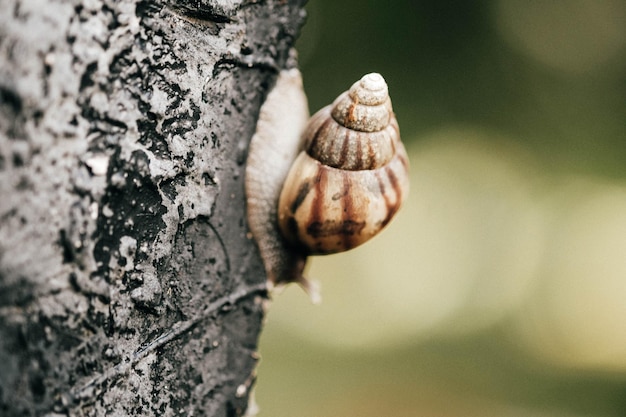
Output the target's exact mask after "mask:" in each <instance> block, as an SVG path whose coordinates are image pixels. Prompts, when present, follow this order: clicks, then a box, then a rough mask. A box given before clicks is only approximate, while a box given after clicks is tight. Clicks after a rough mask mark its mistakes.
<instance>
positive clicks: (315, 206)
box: [300, 169, 328, 252]
mask: <svg viewBox="0 0 626 417" xmlns="http://www.w3.org/2000/svg"><path fill="white" fill-rule="evenodd" d="M327 183H328V173H327V172H326V170H325V169H319V170H318V173H317V177H316V181H315V182H314V190H315V191H314V195H313V202H312V203H311V213H309V219H308V221H307V222H306V229H305V230H306V234H307V235H309V236H312V237H313V238H314V239H316V238H318V237H319V234H318V229H320V225H321V224H322V218H323V214H324V190H326V188H327V187H328V185H327ZM300 240H301V241H302V239H300ZM312 249H313V250H312V251H313V252H315V251H318V252H319V251H320V250H321V243H320V242H319V241H318V242H315V247H314V248H312Z"/></svg>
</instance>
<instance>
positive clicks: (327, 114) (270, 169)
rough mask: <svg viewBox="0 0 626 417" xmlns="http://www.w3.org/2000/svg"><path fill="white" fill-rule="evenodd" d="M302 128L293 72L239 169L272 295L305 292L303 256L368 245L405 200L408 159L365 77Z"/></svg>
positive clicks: (378, 79)
mask: <svg viewBox="0 0 626 417" xmlns="http://www.w3.org/2000/svg"><path fill="white" fill-rule="evenodd" d="M307 119H308V108H307V100H306V96H305V95H304V92H303V89H302V78H301V75H300V72H299V71H298V70H297V69H290V70H284V71H281V73H280V75H279V77H278V80H277V82H276V85H275V87H274V88H273V89H272V91H271V92H270V93H269V94H268V97H267V99H266V101H265V102H264V104H263V106H262V107H261V111H260V115H259V121H258V123H257V130H256V132H255V134H254V136H253V137H252V141H251V143H250V148H249V154H248V160H247V167H246V198H247V205H248V224H249V227H250V231H251V232H252V236H253V237H254V239H255V240H256V242H257V244H258V246H259V251H260V253H261V257H262V258H263V262H264V266H265V269H266V272H267V275H268V281H269V283H270V286H274V285H280V284H286V283H289V282H297V283H300V284H301V285H303V286H304V287H305V289H306V288H308V286H309V285H310V284H309V283H308V282H307V281H306V280H305V279H304V277H303V270H304V267H305V264H306V260H307V257H308V256H309V255H322V254H329V253H337V252H342V251H345V250H348V249H352V248H354V247H356V246H358V245H360V244H362V243H364V242H366V241H367V240H369V239H370V238H372V237H373V236H375V235H376V234H377V233H378V232H379V231H380V230H382V229H383V228H384V227H385V226H386V225H387V224H388V223H389V221H390V220H391V219H392V217H393V216H394V215H395V213H396V212H397V211H398V209H399V208H400V206H401V204H402V202H403V201H404V200H405V199H406V197H407V195H408V190H409V179H408V167H409V163H408V157H407V154H406V150H405V149H404V146H403V145H402V142H401V141H400V134H399V128H398V123H397V121H396V117H395V115H394V113H393V110H392V106H391V100H390V98H389V94H388V89H387V84H386V83H385V80H384V79H383V77H382V76H381V75H380V74H377V73H371V74H367V75H365V76H363V77H362V78H361V79H360V80H359V81H357V82H356V83H354V84H353V85H352V87H351V88H350V89H349V90H348V91H346V92H344V93H342V94H341V95H340V96H339V97H337V99H336V100H335V101H334V102H333V103H332V104H331V105H328V106H326V107H324V108H322V109H321V110H319V111H318V112H317V113H316V114H314V115H313V116H312V117H311V118H310V119H308V122H307Z"/></svg>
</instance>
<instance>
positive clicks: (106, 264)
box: [0, 0, 304, 416]
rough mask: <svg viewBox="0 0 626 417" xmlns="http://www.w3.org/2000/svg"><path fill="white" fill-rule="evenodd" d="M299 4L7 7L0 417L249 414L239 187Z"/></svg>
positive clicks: (250, 260)
mask: <svg viewBox="0 0 626 417" xmlns="http://www.w3.org/2000/svg"><path fill="white" fill-rule="evenodd" d="M302 3H303V0H289V1H280V0H267V1H255V0H247V1H244V0H213V1H196V2H184V1H170V2H167V3H165V2H162V1H132V0H126V1H115V0H89V1H44V0H40V1H38V0H13V1H11V0H0V10H1V11H2V12H1V13H0V193H1V194H0V415H2V416H35V415H37V416H39V415H50V416H52V415H54V416H56V415H71V416H83V415H85V416H104V415H119V416H126V415H128V416H139V415H141V416H174V415H176V416H180V415H186V416H191V415H195V416H199V415H206V416H235V415H241V414H242V413H243V412H244V410H245V409H246V406H247V401H248V393H249V389H250V387H251V385H252V383H253V381H254V367H255V364H256V360H257V359H256V346H257V338H258V335H259V331H260V328H261V320H262V318H263V309H262V301H263V298H264V297H265V296H266V293H265V274H264V271H263V267H262V263H261V260H260V259H259V256H258V250H257V248H256V246H255V243H254V242H253V241H252V240H250V238H249V236H248V234H247V226H246V220H245V200H244V195H243V190H244V187H243V179H244V170H245V160H246V149H247V145H248V142H249V140H250V137H251V136H252V133H253V130H254V125H255V122H256V117H257V114H258V109H259V107H260V105H261V103H262V101H263V99H264V96H265V94H266V93H267V90H268V88H269V87H270V86H271V85H272V83H273V82H274V79H275V77H276V75H277V71H278V70H279V69H280V68H283V67H285V66H286V65H288V63H287V62H288V61H289V49H290V47H291V46H292V45H293V42H294V40H295V37H296V35H297V33H298V31H299V28H300V26H301V25H302V23H303V17H304V14H303V11H302Z"/></svg>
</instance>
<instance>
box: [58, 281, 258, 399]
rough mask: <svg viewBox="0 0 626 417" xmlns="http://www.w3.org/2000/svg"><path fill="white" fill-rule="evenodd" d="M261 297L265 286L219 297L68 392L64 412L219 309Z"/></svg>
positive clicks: (249, 287)
mask: <svg viewBox="0 0 626 417" xmlns="http://www.w3.org/2000/svg"><path fill="white" fill-rule="evenodd" d="M255 294H258V295H262V296H264V297H267V284H266V283H265V282H263V283H261V284H257V285H251V286H244V287H242V288H240V289H238V290H235V291H233V292H232V293H230V294H228V295H226V296H224V297H220V298H218V299H217V300H215V301H213V302H212V303H210V304H209V305H208V306H207V307H206V308H205V309H204V310H203V311H202V313H201V314H199V315H198V316H196V317H194V318H191V319H189V320H185V321H180V322H177V323H175V324H174V325H173V326H172V327H171V328H170V329H169V330H168V331H166V332H165V333H162V334H161V335H159V336H158V337H157V338H155V339H154V340H153V341H152V342H150V343H148V344H147V345H145V346H143V347H142V348H140V349H139V350H137V351H135V352H134V353H132V354H131V355H128V356H126V357H125V358H123V359H122V360H121V361H120V363H118V364H117V365H115V366H113V367H112V368H109V369H108V370H106V371H104V372H103V373H101V374H100V375H98V376H96V377H93V378H92V379H91V380H90V381H88V382H87V383H85V384H83V385H82V386H80V387H77V388H74V389H71V390H70V391H69V392H66V393H64V394H61V403H62V404H63V406H64V408H66V409H69V408H71V407H72V406H78V405H80V400H81V399H85V398H89V397H90V396H93V395H94V394H95V393H94V390H95V389H97V388H98V387H101V386H102V385H103V384H105V383H106V382H107V381H111V380H114V379H115V378H118V377H120V376H122V375H124V374H126V373H127V372H128V371H129V370H130V368H131V367H133V366H134V365H136V364H137V363H138V362H139V361H141V360H142V359H144V358H145V357H146V356H148V354H150V353H152V352H154V351H155V350H157V349H159V348H161V347H163V346H165V345H166V344H167V343H169V342H171V341H173V340H175V339H177V338H178V337H180V336H182V335H183V334H184V333H186V332H188V331H189V330H191V329H192V328H193V327H194V326H196V325H197V324H198V323H200V322H201V321H202V320H205V319H208V318H209V317H210V316H211V315H212V314H213V313H215V312H216V311H218V310H220V309H225V308H228V306H233V305H235V304H237V303H238V302H239V301H241V300H243V299H246V298H248V297H250V296H252V295H255Z"/></svg>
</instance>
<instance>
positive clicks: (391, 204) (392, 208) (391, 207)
mask: <svg viewBox="0 0 626 417" xmlns="http://www.w3.org/2000/svg"><path fill="white" fill-rule="evenodd" d="M383 172H384V174H386V176H387V181H384V180H383V178H382V175H383ZM376 179H377V180H378V185H379V187H380V193H381V195H382V196H383V198H384V199H385V206H386V207H387V215H386V216H385V218H384V219H383V221H382V222H381V226H382V227H385V226H386V225H387V224H388V223H389V222H390V221H391V219H392V218H393V216H394V215H395V214H396V212H397V211H398V210H399V209H400V204H402V189H401V187H400V182H399V181H398V178H397V177H396V174H395V173H394V172H393V168H391V167H390V166H386V167H385V168H384V169H383V170H380V171H377V172H376ZM387 183H388V184H389V185H390V186H391V188H392V189H393V192H394V195H395V197H396V198H395V201H392V199H391V198H390V195H389V190H387V186H386V184H387Z"/></svg>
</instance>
